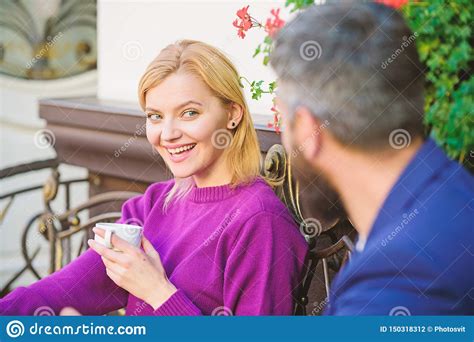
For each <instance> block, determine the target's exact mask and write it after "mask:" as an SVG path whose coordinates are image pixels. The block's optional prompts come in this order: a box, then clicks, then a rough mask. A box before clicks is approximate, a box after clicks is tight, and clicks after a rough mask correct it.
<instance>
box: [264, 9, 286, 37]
mask: <svg viewBox="0 0 474 342" xmlns="http://www.w3.org/2000/svg"><path fill="white" fill-rule="evenodd" d="M270 14H271V15H272V16H273V18H271V17H270V18H268V19H267V23H266V24H265V31H266V32H267V33H268V35H269V36H270V37H273V36H274V35H275V34H276V33H277V32H278V30H279V29H281V28H282V27H283V25H285V21H284V20H282V19H281V18H280V9H277V10H275V9H272V10H271V11H270Z"/></svg>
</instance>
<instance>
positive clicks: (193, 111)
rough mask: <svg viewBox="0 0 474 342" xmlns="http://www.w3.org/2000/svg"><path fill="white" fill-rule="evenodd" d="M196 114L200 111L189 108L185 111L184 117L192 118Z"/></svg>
mask: <svg viewBox="0 0 474 342" xmlns="http://www.w3.org/2000/svg"><path fill="white" fill-rule="evenodd" d="M196 115H198V112H196V111H195V110H187V111H185V112H183V117H184V118H192V117H195V116H196Z"/></svg>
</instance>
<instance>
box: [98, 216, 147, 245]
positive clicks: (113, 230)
mask: <svg viewBox="0 0 474 342" xmlns="http://www.w3.org/2000/svg"><path fill="white" fill-rule="evenodd" d="M95 226H96V227H97V228H101V229H103V230H104V232H105V235H104V238H102V237H100V236H99V235H97V234H95V236H94V240H95V241H97V242H98V243H100V244H102V245H104V246H105V247H107V248H111V249H114V250H117V249H116V248H114V246H112V241H111V240H112V234H116V235H117V236H118V237H119V238H121V239H122V240H125V241H127V242H128V243H130V244H132V245H134V246H135V247H139V246H140V242H141V240H142V233H143V227H140V226H136V225H133V224H122V223H106V222H99V223H97V224H96V225H95Z"/></svg>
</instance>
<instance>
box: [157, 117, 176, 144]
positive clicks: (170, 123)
mask: <svg viewBox="0 0 474 342" xmlns="http://www.w3.org/2000/svg"><path fill="white" fill-rule="evenodd" d="M179 137H181V131H180V130H179V128H178V127H177V125H176V123H175V121H174V120H167V121H166V122H164V125H163V130H162V131H161V140H165V141H168V140H175V139H178V138H179Z"/></svg>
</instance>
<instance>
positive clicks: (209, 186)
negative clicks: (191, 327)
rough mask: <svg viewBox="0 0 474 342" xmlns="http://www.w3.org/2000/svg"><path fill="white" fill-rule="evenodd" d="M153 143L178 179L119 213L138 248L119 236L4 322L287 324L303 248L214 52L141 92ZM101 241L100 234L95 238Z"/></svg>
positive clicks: (0, 307)
mask: <svg viewBox="0 0 474 342" xmlns="http://www.w3.org/2000/svg"><path fill="white" fill-rule="evenodd" d="M139 100H140V105H141V107H142V109H143V110H144V112H145V113H146V128H147V138H148V141H149V142H150V144H152V145H153V147H154V148H155V149H156V150H157V151H158V152H159V154H160V155H161V157H162V158H163V160H164V161H165V162H166V164H167V166H168V167H169V169H170V170H171V172H172V173H173V175H174V178H173V179H172V180H170V181H167V182H160V183H154V184H152V185H150V186H149V187H148V189H147V190H146V192H145V194H143V195H141V196H137V197H134V198H132V199H130V200H128V201H127V202H125V204H124V205H123V207H122V218H121V219H120V220H119V221H118V222H119V223H121V222H126V221H129V220H132V219H133V220H134V221H139V222H143V226H144V237H143V240H142V245H141V247H142V248H137V247H134V246H132V245H130V244H128V243H127V242H125V241H123V240H121V239H120V238H118V237H117V236H116V235H114V236H113V238H112V243H113V245H114V246H115V247H116V248H117V249H119V250H121V252H117V251H114V250H112V249H107V248H105V247H103V246H102V245H100V244H97V243H96V242H95V241H94V240H89V246H90V247H91V248H90V249H89V250H87V251H86V252H85V253H83V254H82V255H81V256H80V257H79V258H77V259H76V260H74V261H73V262H72V263H70V264H69V265H67V266H66V267H64V268H63V269H62V270H60V271H58V272H56V273H54V274H52V275H50V276H48V277H46V278H44V279H42V280H40V281H38V282H36V283H34V284H32V285H30V286H29V287H20V288H17V289H16V290H15V291H13V292H12V293H11V294H9V295H8V296H6V297H5V298H3V299H2V300H0V314H3V315H10V314H13V315H32V314H34V312H35V310H37V309H38V308H39V307H44V306H47V307H49V308H50V309H52V310H54V311H55V313H56V314H57V313H59V312H60V310H61V309H62V308H64V307H73V308H75V309H76V310H77V311H78V312H80V313H81V314H85V315H101V314H105V313H107V312H110V311H113V310H115V309H119V308H122V307H126V314H127V315H212V314H217V315H223V314H224V315H290V314H292V310H293V306H294V300H293V298H294V293H295V291H296V290H297V288H298V286H299V283H300V281H301V280H302V273H303V265H304V262H305V258H306V255H307V245H306V243H305V241H304V239H303V237H302V236H301V234H300V232H299V230H298V228H297V227H296V226H295V224H294V223H293V221H292V218H291V216H290V214H289V212H288V210H287V209H286V207H285V206H284V205H283V204H282V203H281V202H280V201H279V199H278V198H277V197H276V196H275V194H274V193H273V191H272V189H271V187H270V186H269V185H268V184H267V183H266V181H265V180H264V179H262V178H260V177H259V168H260V149H259V145H258V141H257V136H256V132H255V129H254V127H253V124H252V120H251V117H250V114H249V110H248V107H247V104H246V102H245V99H244V95H243V93H242V89H241V88H240V86H239V76H238V73H237V70H236V69H235V67H234V66H233V65H232V63H231V62H230V61H229V60H228V58H227V57H226V56H224V54H222V53H221V52H220V51H219V50H217V49H216V48H214V47H212V46H209V45H207V44H205V43H202V42H198V41H190V40H185V41H180V42H177V43H176V44H172V45H169V46H168V47H166V48H165V49H163V50H162V51H161V52H160V54H159V55H158V57H156V59H155V60H153V61H152V63H151V64H150V65H149V66H148V68H147V70H146V71H145V74H144V75H143V77H142V79H141V80H140V84H139ZM94 231H95V232H96V233H97V234H98V235H101V236H103V231H102V230H100V229H98V228H94Z"/></svg>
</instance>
